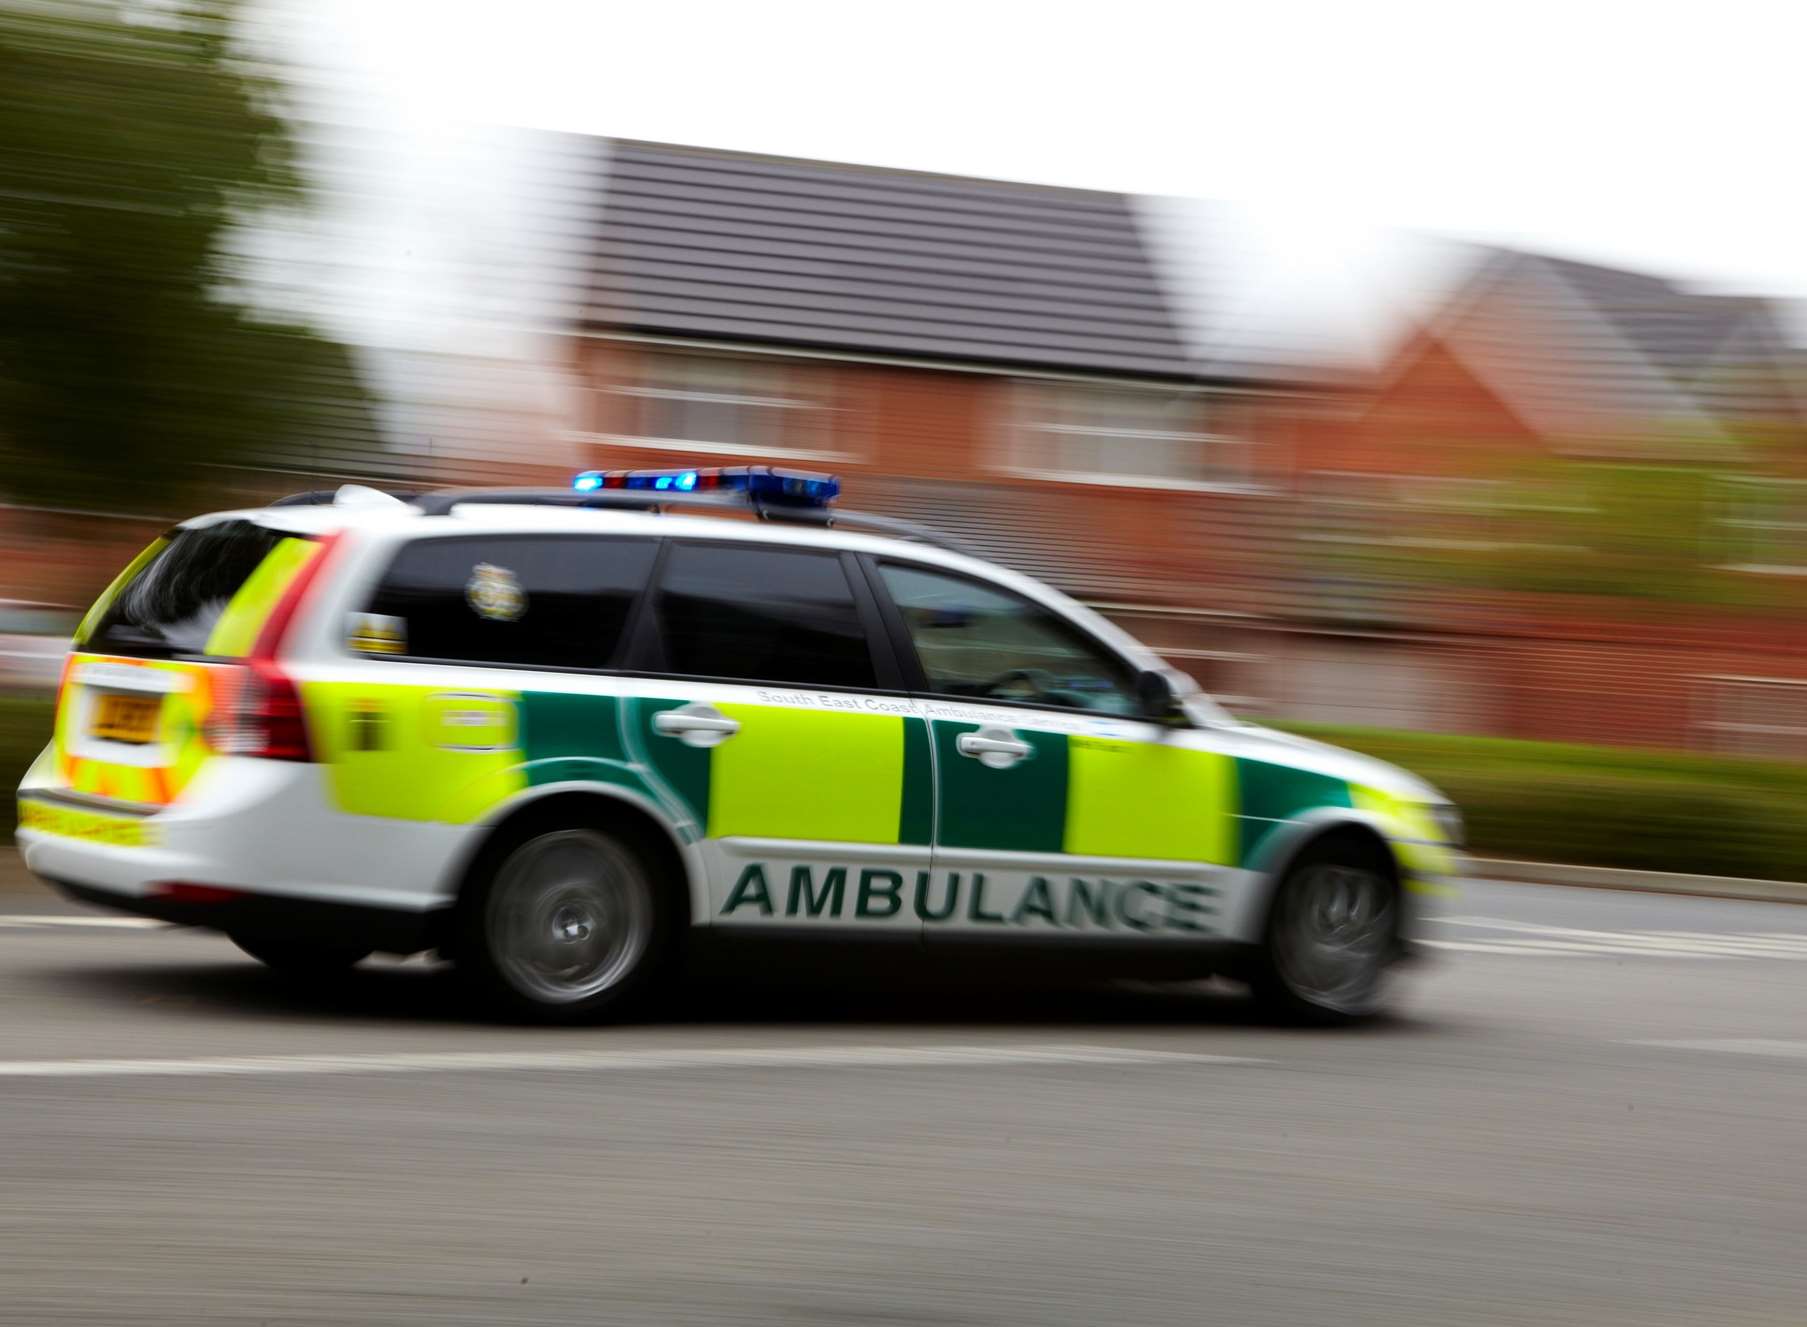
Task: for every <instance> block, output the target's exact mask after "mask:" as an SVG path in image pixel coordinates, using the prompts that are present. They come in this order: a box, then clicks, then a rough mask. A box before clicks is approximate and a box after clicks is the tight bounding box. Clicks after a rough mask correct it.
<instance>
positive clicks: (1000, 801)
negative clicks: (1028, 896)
mask: <svg viewBox="0 0 1807 1327" xmlns="http://www.w3.org/2000/svg"><path fill="white" fill-rule="evenodd" d="M303 694H304V697H305V699H306V703H307V710H308V719H309V723H310V726H311V728H312V731H313V734H314V741H315V745H316V750H317V753H318V754H319V757H320V759H321V760H322V761H324V762H325V763H326V765H327V778H328V781H329V786H330V787H331V790H332V793H333V797H334V800H335V802H336V803H337V804H338V805H339V806H340V808H341V809H343V810H346V811H351V812H354V813H357V814H363V815H381V816H391V817H395V818H398V819H408V820H434V821H442V822H450V823H454V824H469V823H472V822H475V821H477V820H480V819H482V818H483V817H484V816H485V815H486V814H487V813H488V812H489V811H490V810H491V809H492V808H494V807H495V806H497V805H498V804H500V803H502V802H505V801H507V800H508V799H509V798H511V797H513V796H515V795H516V794H518V793H520V792H523V791H525V790H526V789H528V788H530V787H534V786H542V785H546V784H554V783H605V784H612V785H615V786H619V787H623V788H627V789H631V790H633V791H635V792H637V793H639V794H641V795H643V796H646V797H648V798H650V799H652V800H654V801H659V802H663V803H664V804H666V805H668V806H672V807H673V808H674V809H676V810H678V811H679V812H680V813H684V814H686V816H687V819H688V821H689V825H688V826H687V829H688V830H689V832H691V833H694V834H697V835H700V836H704V837H709V838H726V837H735V836H744V837H752V838H773V839H797V840H805V841H815V842H842V843H871V844H919V845H926V844H928V843H929V842H930V841H931V839H934V838H935V837H936V835H935V833H934V830H935V814H934V798H935V782H936V780H935V774H936V773H937V772H938V773H939V778H940V833H939V842H940V843H941V844H942V845H944V846H946V847H950V848H966V849H983V850H990V851H999V852H1042V853H1065V854H1071V855H1082V856H1088V857H1120V858H1127V859H1132V860H1133V859H1144V860H1165V861H1193V862H1206V863H1213V864H1218V865H1239V866H1245V867H1256V866H1260V865H1261V864H1262V862H1263V857H1264V853H1265V851H1266V850H1267V848H1268V847H1269V846H1270V845H1271V844H1272V843H1273V842H1275V841H1276V840H1275V839H1274V838H1273V835H1274V834H1275V832H1276V831H1277V830H1278V829H1279V827H1280V826H1281V825H1283V824H1284V823H1285V822H1287V821H1290V820H1294V819H1296V818H1297V817H1298V816H1300V815H1302V814H1304V813H1305V812H1307V811H1310V810H1312V809H1314V808H1318V807H1354V808H1357V809H1359V810H1362V811H1365V812H1367V813H1369V814H1371V815H1373V816H1375V817H1376V818H1377V819H1378V820H1379V821H1380V823H1381V824H1382V825H1383V826H1384V827H1385V828H1386V830H1387V832H1388V834H1389V836H1391V837H1394V838H1395V839H1396V841H1399V842H1400V844H1401V855H1402V858H1403V859H1404V861H1405V863H1406V865H1407V866H1408V867H1410V868H1411V869H1413V870H1415V871H1426V872H1437V871H1441V870H1445V869H1447V866H1448V853H1447V850H1445V849H1443V848H1441V847H1438V846H1436V845H1437V843H1438V842H1439V839H1440V835H1439V834H1438V832H1437V829H1436V827H1435V825H1434V824H1432V822H1431V820H1430V817H1429V815H1428V813H1427V812H1426V811H1425V810H1424V808H1422V807H1419V806H1417V805H1416V804H1414V803H1411V802H1409V801H1406V800H1405V799H1401V798H1398V797H1394V796H1391V795H1389V794H1385V793H1382V792H1379V791H1377V790H1374V789H1369V788H1363V787H1351V786H1350V785H1349V784H1348V783H1346V782H1345V781H1344V780H1341V779H1336V778H1332V777H1330V776H1328V775H1322V774H1315V773H1312V772H1310V771H1306V770H1300V769H1295V768H1293V767H1291V766H1287V765H1279V764H1271V763H1268V762H1265V761H1258V760H1249V759H1246V758H1237V757H1232V756H1227V755H1222V754H1219V753H1215V752H1209V751H1198V750H1194V749H1191V748H1188V747H1184V746H1181V745H1179V744H1177V743H1171V744H1170V743H1152V742H1132V741H1122V740H1118V739H1114V738H1101V737H1090V736H1068V735H1066V734H1061V733H1046V732H1034V731H1026V732H1023V733H1021V734H1020V735H1021V736H1023V737H1024V738H1025V740H1027V741H1028V742H1029V743H1030V745H1031V747H1032V748H1033V750H1032V752H1031V755H1030V757H1029V758H1028V759H1026V760H1025V761H1023V762H1022V763H1021V764H1019V765H1017V766H1015V767H1013V768H1011V769H1010V770H1009V771H1008V772H1002V771H997V770H990V769H987V768H985V767H984V766H983V765H981V764H980V763H979V762H978V761H976V760H972V759H969V758H967V757H965V756H962V755H960V754H959V753H958V750H957V746H956V743H957V742H958V739H959V737H960V735H961V734H962V733H965V732H971V731H974V730H975V729H976V727H977V725H975V724H968V723H953V722H947V721H942V720H935V721H933V722H931V721H929V720H926V719H923V718H920V717H917V716H913V715H887V714H868V713H860V712H846V711H837V710H821V709H809V708H802V707H789V706H766V705H741V704H724V705H722V706H721V707H720V708H721V710H722V712H723V713H724V714H726V715H727V716H728V717H730V718H734V719H737V720H739V721H740V724H741V728H740V731H739V732H738V733H737V734H736V735H735V737H734V738H733V740H732V741H729V742H724V743H722V744H720V745H718V746H716V747H713V748H698V747H691V746H687V745H685V744H684V743H682V742H678V741H674V740H672V739H671V738H668V737H662V736H659V735H657V734H656V732H655V729H654V727H653V721H654V718H655V717H656V716H657V715H658V714H659V713H661V712H662V711H665V710H671V709H677V708H679V707H680V706H682V705H684V704H685V703H686V702H684V701H681V700H675V699H651V698H644V697H616V696H585V695H579V694H569V693H562V692H536V691H524V692H523V691H511V690H488V689H486V690H482V691H461V692H447V691H440V690H435V689H433V688H429V687H422V686H419V685H400V686H377V685H372V684H368V683H307V684H305V685H304V687H303ZM630 739H631V740H630ZM931 743H933V744H934V760H933V761H931Z"/></svg>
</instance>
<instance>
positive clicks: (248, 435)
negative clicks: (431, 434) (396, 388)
mask: <svg viewBox="0 0 1807 1327" xmlns="http://www.w3.org/2000/svg"><path fill="white" fill-rule="evenodd" d="M236 9H237V5H236V4H235V3H234V0H213V2H212V3H197V4H191V5H189V6H187V7H185V8H181V9H172V8H170V7H168V6H157V7H152V6H150V5H134V4H130V3H124V2H123V0H119V2H115V3H105V2H103V0H91V2H90V3H64V4H62V5H59V6H58V7H56V8H55V9H47V8H45V7H43V6H29V5H19V4H17V3H16V0H15V6H14V7H13V8H9V9H5V10H0V449H3V450H4V454H5V471H4V474H3V475H0V486H4V487H5V488H6V489H8V490H10V492H11V493H12V495H13V496H14V497H15V498H17V499H18V500H21V501H27V502H38V503H49V504H61V505H73V506H82V507H95V506H112V507H115V508H124V509H131V508H139V509H143V508H144V507H146V506H148V505H151V504H155V503H159V502H164V501H168V500H170V499H173V498H176V497H177V496H179V495H181V494H182V493H183V492H184V491H185V490H187V489H189V488H191V487H193V486H194V485H196V484H197V483H199V482H202V474H203V472H202V471H201V470H200V469H199V467H203V466H206V465H209V464H219V463H226V464H231V463H237V462H243V461H246V460H252V459H263V458H267V457H271V456H280V455H282V454H283V452H284V450H285V449H287V448H292V447H297V446H299V445H300V444H301V443H302V442H303V441H304V440H305V439H307V438H309V437H310V436H311V435H313V434H314V433H315V431H316V430H320V429H330V430H331V431H333V432H334V433H336V434H339V435H340V436H343V434H344V431H345V430H346V429H347V428H353V429H359V430H362V431H363V432H364V433H365V435H367V436H369V437H371V438H372V439H374V437H375V430H374V426H373V423H372V419H373V415H372V408H371V402H370V400H369V397H368V395H367V393H366V390H365V388H364V387H363V385H362V380H361V378H360V375H359V374H358V372H357V369H356V367H355V364H354V362H353V360H352V357H351V355H350V352H349V351H348V350H347V349H346V348H345V347H344V346H343V345H340V344H339V343H337V342H334V341H331V340H329V339H327V338H324V337H322V336H320V335H318V334H316V333H315V332H313V331H311V330H309V329H308V328H306V327H303V326H299V325H292V324H288V323H284V322H282V321H279V320H276V319H273V318H270V317H268V316H261V315H260V314H259V313H257V312H256V311H254V310H252V309H250V308H248V307H246V305H245V304H244V302H243V298H242V296H239V295H235V294H234V292H233V286H234V285H235V284H238V283H239V278H240V277H241V273H240V272H239V271H237V270H236V268H235V266H234V263H233V259H232V256H231V253H230V249H229V239H230V236H231V232H232V229H233V227H234V226H236V225H239V224H241V223H242V222H243V221H245V220H246V219H248V218H250V217H253V216H255V215H257V214H259V213H267V212H270V211H272V210H276V209H299V208H302V207H305V206H306V205H307V203H308V201H309V199H308V193H307V189H306V187H305V184H304V182H303V180H302V177H301V174H300V172H299V170H298V168H297V160H296V150H295V144H294V140H293V138H292V136H291V134H290V132H289V129H288V126H287V125H286V123H285V121H284V120H283V118H282V116H281V114H280V110H279V94H280V91H281V88H280V86H279V85H278V84H277V83H276V82H275V81H274V80H273V78H272V76H271V75H270V74H268V73H267V72H264V70H263V69H262V68H261V67H253V66H252V65H251V63H250V62H249V61H247V60H245V59H242V58H240V57H239V56H238V55H237V54H235V52H234V49H233V46H232V40H231V37H232V24H233V20H234V17H235V12H236Z"/></svg>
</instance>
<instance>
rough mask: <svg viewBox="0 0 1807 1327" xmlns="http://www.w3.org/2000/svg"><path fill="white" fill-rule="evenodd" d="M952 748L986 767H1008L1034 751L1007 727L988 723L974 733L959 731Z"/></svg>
mask: <svg viewBox="0 0 1807 1327" xmlns="http://www.w3.org/2000/svg"><path fill="white" fill-rule="evenodd" d="M954 750H956V751H958V752H959V753H960V754H961V755H963V756H971V757H972V758H973V759H974V760H977V761H978V762H979V763H980V764H981V765H983V766H985V768H986V769H1009V768H1010V767H1011V766H1012V765H1014V764H1016V762H1017V761H1019V760H1024V759H1027V758H1028V757H1029V755H1030V754H1031V753H1033V752H1034V750H1035V748H1034V747H1032V746H1030V745H1029V744H1028V743H1027V742H1025V741H1024V740H1023V739H1022V738H1020V737H1018V736H1017V735H1016V734H1015V733H1013V732H1011V731H1010V730H1009V729H1008V728H1000V727H997V726H995V725H991V724H988V725H986V726H985V727H983V728H981V729H979V731H978V732H976V733H961V734H960V736H958V737H956V738H955V739H954Z"/></svg>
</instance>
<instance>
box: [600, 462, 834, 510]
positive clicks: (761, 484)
mask: <svg viewBox="0 0 1807 1327" xmlns="http://www.w3.org/2000/svg"><path fill="white" fill-rule="evenodd" d="M571 487H572V488H574V489H575V490H577V491H578V492H579V493H595V492H597V491H598V490H602V489H630V490H639V491H646V490H652V491H653V492H671V493H745V494H746V495H747V496H748V497H749V498H753V499H757V500H759V501H761V502H769V503H772V504H774V505H776V506H785V507H826V506H827V505H828V504H829V503H831V502H833V501H834V500H835V499H836V498H837V497H839V496H840V493H841V481H840V480H839V479H837V478H835V477H834V476H833V475H812V474H805V473H803V472H802V471H799V470H776V469H773V468H772V467H771V466H769V465H734V466H709V467H705V468H703V469H697V470H585V471H584V472H583V473H582V474H580V475H578V476H577V477H576V478H574V479H573V480H572V481H571Z"/></svg>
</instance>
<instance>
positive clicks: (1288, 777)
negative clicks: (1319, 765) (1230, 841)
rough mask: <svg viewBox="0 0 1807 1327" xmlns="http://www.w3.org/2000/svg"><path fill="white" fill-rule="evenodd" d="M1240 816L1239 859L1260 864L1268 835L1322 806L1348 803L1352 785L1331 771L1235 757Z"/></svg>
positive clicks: (1249, 865)
mask: <svg viewBox="0 0 1807 1327" xmlns="http://www.w3.org/2000/svg"><path fill="white" fill-rule="evenodd" d="M1236 781H1237V790H1238V793H1239V799H1240V802H1241V807H1240V810H1241V815H1240V817H1239V818H1238V820H1237V824H1238V825H1240V826H1241V831H1240V834H1239V840H1240V841H1239V844H1238V847H1239V853H1238V861H1239V862H1240V863H1241V864H1242V865H1243V866H1245V867H1252V866H1255V865H1257V864H1258V861H1259V859H1260V856H1261V853H1262V850H1263V849H1264V847H1265V846H1266V844H1267V842H1268V840H1269V838H1270V837H1271V836H1272V835H1273V833H1274V832H1275V831H1276V830H1277V829H1278V828H1279V827H1280V825H1281V824H1282V823H1284V822H1285V821H1288V820H1292V819H1295V818H1296V817H1298V816H1299V815H1301V814H1303V813H1304V812H1306V811H1310V810H1312V809H1313V808H1315V807H1320V806H1349V805H1350V804H1351V803H1350V800H1349V785H1348V784H1347V783H1345V782H1344V781H1343V780H1341V779H1334V778H1331V777H1330V776H1329V775H1328V774H1318V773H1314V772H1313V771H1311V770H1303V769H1296V768H1294V767H1293V766H1291V765H1274V764H1270V763H1268V762H1267V761H1265V760H1249V759H1247V758H1245V757H1238V758H1237V760H1236Z"/></svg>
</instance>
